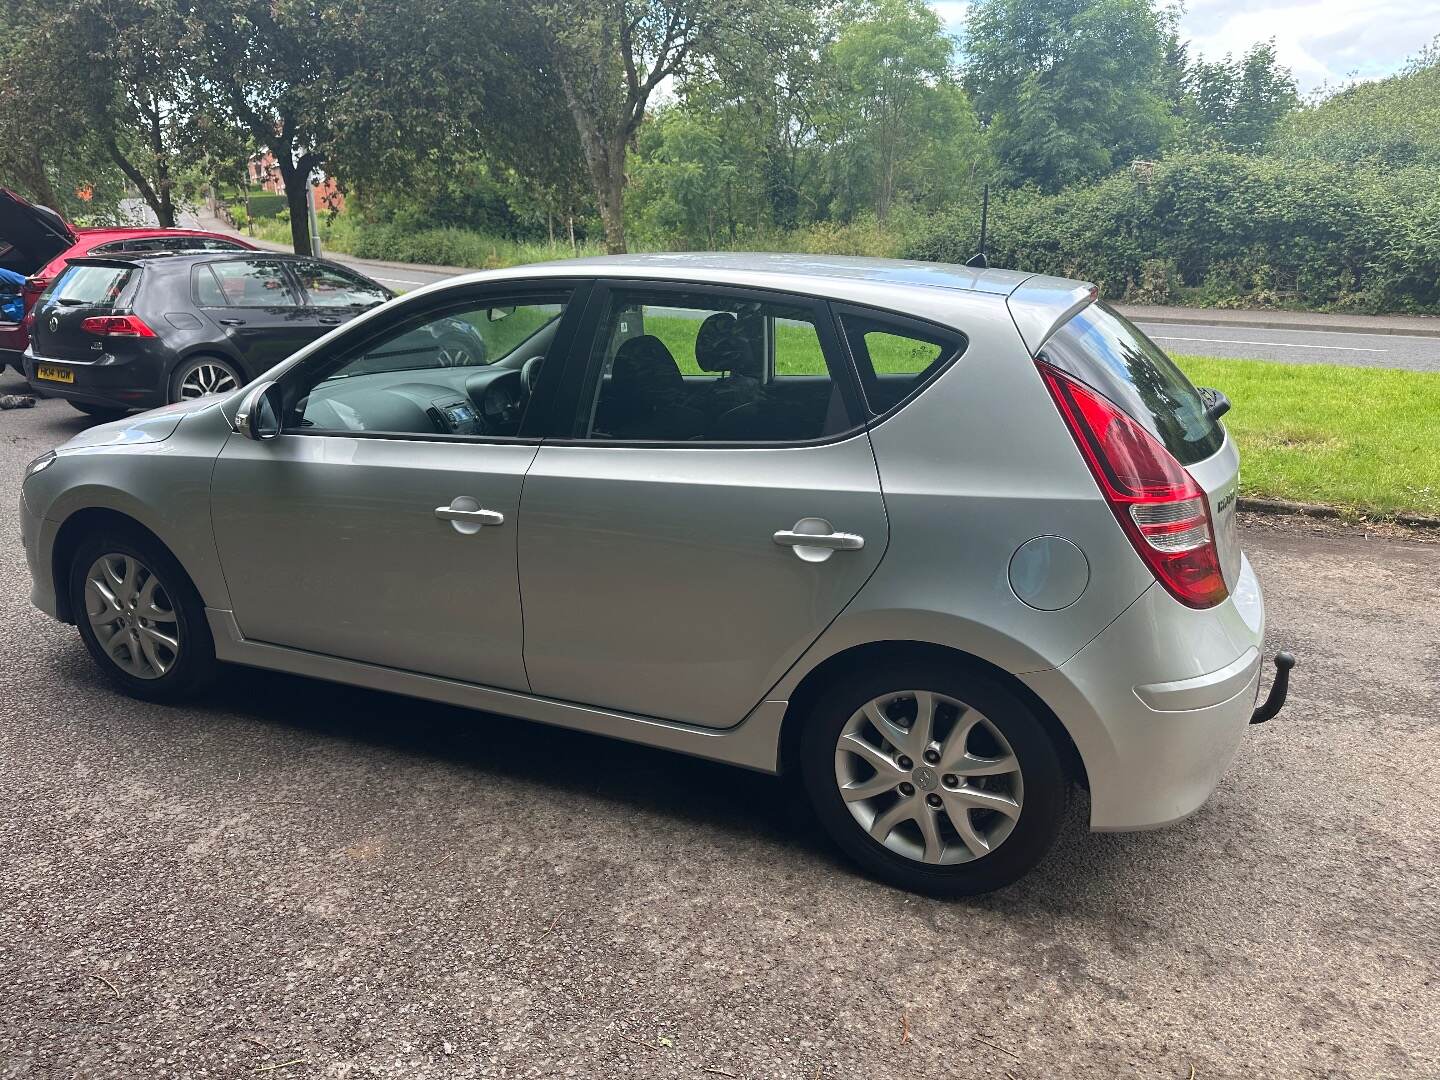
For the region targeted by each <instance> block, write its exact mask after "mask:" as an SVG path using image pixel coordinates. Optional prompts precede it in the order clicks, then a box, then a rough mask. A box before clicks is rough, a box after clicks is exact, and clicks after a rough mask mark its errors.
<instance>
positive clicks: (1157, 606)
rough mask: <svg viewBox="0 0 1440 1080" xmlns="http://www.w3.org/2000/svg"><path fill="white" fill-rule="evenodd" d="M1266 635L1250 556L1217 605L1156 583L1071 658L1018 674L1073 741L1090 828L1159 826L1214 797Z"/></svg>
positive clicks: (1248, 705)
mask: <svg viewBox="0 0 1440 1080" xmlns="http://www.w3.org/2000/svg"><path fill="white" fill-rule="evenodd" d="M1264 641H1265V605H1264V599H1263V597H1262V595H1261V591H1260V583H1259V581H1258V580H1257V579H1256V577H1255V572H1254V570H1253V569H1252V568H1251V566H1250V563H1249V561H1248V560H1244V561H1243V562H1242V566H1241V573H1240V578H1239V580H1238V581H1237V583H1236V587H1235V590H1234V592H1233V594H1232V595H1231V597H1230V598H1229V599H1228V600H1226V601H1225V602H1224V603H1223V604H1221V605H1219V606H1218V607H1215V608H1212V609H1209V610H1207V611H1195V610H1192V609H1190V608H1187V607H1185V606H1184V605H1182V604H1180V603H1178V602H1177V601H1176V600H1174V599H1173V598H1172V597H1171V596H1170V595H1169V594H1168V593H1167V592H1165V590H1163V589H1161V588H1159V587H1158V586H1156V587H1153V588H1151V589H1149V590H1148V591H1147V592H1146V593H1145V594H1144V595H1143V596H1141V597H1140V599H1139V600H1137V601H1136V602H1135V603H1134V604H1133V605H1131V607H1130V608H1129V609H1128V610H1126V611H1125V613H1124V614H1122V615H1121V616H1120V617H1119V618H1118V619H1116V620H1115V622H1113V623H1112V624H1111V625H1110V626H1109V627H1107V628H1106V629H1105V630H1104V631H1103V632H1102V633H1101V634H1100V635H1099V636H1098V637H1096V638H1095V639H1094V640H1093V641H1091V642H1090V643H1089V644H1088V645H1086V646H1085V648H1083V649H1081V650H1080V652H1079V653H1078V654H1077V655H1076V656H1075V657H1073V658H1072V659H1071V660H1070V661H1068V662H1067V663H1065V664H1062V665H1061V666H1060V667H1058V668H1052V669H1050V670H1048V671H1038V672H1032V673H1030V674H1027V675H1022V676H1020V678H1021V679H1022V680H1023V681H1024V682H1025V683H1026V684H1027V685H1029V686H1030V688H1031V689H1032V690H1034V691H1035V692H1036V694H1038V695H1039V696H1040V698H1041V700H1042V701H1044V702H1046V703H1047V704H1048V705H1049V706H1050V707H1051V708H1052V709H1053V710H1054V711H1055V714H1056V715H1057V716H1058V717H1059V718H1060V720H1061V722H1062V723H1063V724H1064V725H1065V727H1066V730H1067V731H1069V733H1070V735H1071V738H1072V739H1074V741H1075V745H1076V749H1077V750H1079V752H1080V757H1081V760H1082V761H1083V763H1084V766H1085V771H1086V775H1087V778H1088V780H1089V784H1090V827H1091V828H1092V829H1097V830H1130V829H1148V828H1154V827H1156V826H1160V825H1165V824H1168V823H1170V822H1172V821H1178V820H1179V819H1181V818H1184V817H1187V816H1189V815H1190V814H1193V813H1194V812H1195V811H1196V810H1198V809H1199V808H1200V807H1201V806H1202V805H1203V804H1204V803H1205V800H1206V799H1208V798H1209V797H1210V795H1211V794H1212V793H1213V792H1214V790H1215V788H1216V786H1217V785H1218V784H1219V783H1220V780H1221V778H1222V777H1223V776H1224V774H1225V770H1226V769H1227V768H1229V766H1230V762H1231V761H1232V760H1233V759H1234V757H1235V752H1236V751H1237V750H1238V749H1239V746H1240V740H1241V738H1242V737H1243V735H1244V733H1245V731H1246V729H1247V728H1248V727H1249V724H1250V718H1251V716H1252V714H1253V713H1254V711H1255V699H1256V695H1257V693H1258V691H1259V687H1260V675H1261V670H1262V668H1263V667H1264V664H1263V657H1262V655H1261V649H1262V647H1263V645H1264Z"/></svg>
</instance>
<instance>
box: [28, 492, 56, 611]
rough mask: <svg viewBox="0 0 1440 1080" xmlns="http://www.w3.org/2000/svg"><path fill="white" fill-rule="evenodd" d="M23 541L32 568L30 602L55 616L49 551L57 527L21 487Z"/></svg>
mask: <svg viewBox="0 0 1440 1080" xmlns="http://www.w3.org/2000/svg"><path fill="white" fill-rule="evenodd" d="M19 516H20V542H21V543H22V544H23V545H24V547H25V565H26V567H27V568H28V569H29V571H30V602H31V603H33V604H34V605H35V606H36V607H37V608H39V609H40V610H41V611H43V612H45V614H46V615H49V616H50V617H51V618H52V619H58V618H60V605H59V603H58V597H57V596H56V594H55V587H56V586H55V578H54V573H53V568H52V567H51V565H50V556H49V553H50V551H51V550H53V545H54V542H55V533H56V531H57V530H56V527H55V524H54V523H53V522H50V521H46V520H45V519H44V518H42V517H41V516H40V515H39V514H36V513H33V512H32V511H31V509H30V505H29V503H27V502H26V501H25V488H24V486H23V485H22V486H21V488H20V515H19Z"/></svg>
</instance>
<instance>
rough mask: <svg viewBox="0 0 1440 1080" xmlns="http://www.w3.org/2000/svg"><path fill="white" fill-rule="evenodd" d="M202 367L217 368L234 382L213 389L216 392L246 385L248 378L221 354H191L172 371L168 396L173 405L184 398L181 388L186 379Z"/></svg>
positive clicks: (233, 389)
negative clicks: (220, 355)
mask: <svg viewBox="0 0 1440 1080" xmlns="http://www.w3.org/2000/svg"><path fill="white" fill-rule="evenodd" d="M201 368H210V369H216V370H219V371H222V372H224V374H225V376H226V377H228V379H229V380H230V381H231V382H232V383H233V384H234V385H233V386H227V387H225V388H222V389H218V390H215V391H213V393H216V394H229V393H233V392H234V391H235V390H237V389H239V388H240V387H242V386H244V385H245V383H246V382H247V381H249V380H247V379H246V378H245V376H244V374H243V373H242V372H241V371H240V369H239V368H238V367H236V366H235V363H234V362H233V361H231V360H226V359H224V358H222V357H219V356H208V355H207V356H191V357H187V358H186V359H184V360H182V361H180V363H178V364H176V365H175V370H174V371H172V372H171V373H170V390H169V394H168V398H169V401H170V403H171V404H172V405H173V404H174V403H175V402H177V401H180V400H182V396H181V388H182V387H183V386H184V385H185V380H186V379H188V378H190V377H191V376H192V375H194V374H195V373H196V372H197V371H199V370H200V369H201Z"/></svg>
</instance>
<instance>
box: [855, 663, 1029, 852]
mask: <svg viewBox="0 0 1440 1080" xmlns="http://www.w3.org/2000/svg"><path fill="white" fill-rule="evenodd" d="M835 782H836V784H837V785H838V786H839V789H840V797H841V798H842V799H843V800H844V802H845V806H846V809H848V810H849V811H850V815H851V817H853V818H854V819H855V821H856V823H857V824H859V826H860V827H861V828H862V829H864V830H865V832H866V833H868V834H869V835H870V836H871V837H872V838H873V839H874V840H876V841H878V842H879V843H881V844H883V845H884V846H885V847H886V848H888V849H889V850H891V851H893V852H895V853H896V854H899V855H903V856H905V857H906V858H909V859H913V860H915V861H917V862H922V863H930V864H937V865H949V864H955V863H964V862H971V861H973V860H975V859H979V858H983V857H984V856H986V855H988V854H990V853H991V852H992V851H994V850H995V849H996V848H997V847H999V846H1000V845H1001V844H1002V843H1004V842H1005V839H1006V838H1007V837H1008V836H1009V835H1010V834H1011V832H1012V831H1013V830H1014V828H1015V824H1016V822H1017V821H1018V820H1019V818H1020V812H1021V806H1022V804H1023V802H1024V796H1025V792H1024V781H1023V777H1022V775H1021V770H1020V763H1019V760H1018V759H1017V758H1016V756H1015V751H1014V750H1013V749H1012V748H1011V746H1010V744H1009V742H1007V741H1006V739H1005V737H1004V736H1003V735H1002V734H1001V733H1000V731H999V729H998V728H997V727H996V726H995V724H994V723H992V722H991V721H990V720H989V719H988V718H987V717H986V716H984V715H983V714H982V713H980V712H979V711H978V710H976V709H973V708H971V707H969V706H967V705H966V704H965V703H964V702H962V701H958V700H956V699H955V698H952V697H947V696H945V695H943V694H937V693H933V692H931V691H928V690H902V691H899V692H896V693H889V694H885V695H882V696H881V697H877V698H875V699H873V700H872V701H870V702H868V703H867V704H866V705H864V706H863V707H862V708H860V709H859V710H857V711H856V712H855V714H854V715H853V716H851V717H850V719H849V720H848V721H847V722H846V724H845V726H844V727H843V728H841V730H840V737H839V739H838V740H837V741H836V744H835Z"/></svg>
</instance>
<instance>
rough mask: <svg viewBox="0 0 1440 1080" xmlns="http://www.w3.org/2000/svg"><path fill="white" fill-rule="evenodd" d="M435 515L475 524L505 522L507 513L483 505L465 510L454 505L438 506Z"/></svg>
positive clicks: (443, 519) (445, 519) (444, 518)
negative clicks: (487, 508)
mask: <svg viewBox="0 0 1440 1080" xmlns="http://www.w3.org/2000/svg"><path fill="white" fill-rule="evenodd" d="M435 516H436V517H437V518H439V519H440V520H441V521H466V522H470V523H471V524H474V525H504V524H505V515H504V514H502V513H500V511H499V510H486V509H484V508H483V507H480V508H477V509H475V510H465V509H458V508H456V507H454V506H437V507H436V508H435Z"/></svg>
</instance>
